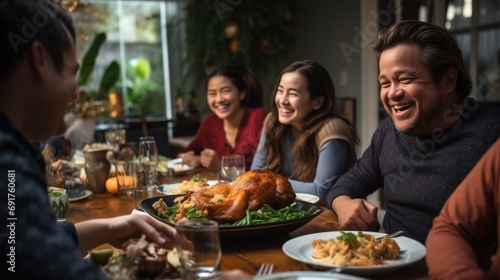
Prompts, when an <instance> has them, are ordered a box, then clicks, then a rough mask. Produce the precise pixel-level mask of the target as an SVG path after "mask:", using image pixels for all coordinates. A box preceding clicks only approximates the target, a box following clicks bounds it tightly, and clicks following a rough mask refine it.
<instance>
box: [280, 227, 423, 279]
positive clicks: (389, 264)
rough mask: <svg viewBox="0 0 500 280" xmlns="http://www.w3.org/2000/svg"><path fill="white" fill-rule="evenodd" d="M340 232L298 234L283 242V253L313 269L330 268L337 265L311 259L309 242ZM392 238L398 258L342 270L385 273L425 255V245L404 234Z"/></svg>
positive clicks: (376, 234)
mask: <svg viewBox="0 0 500 280" xmlns="http://www.w3.org/2000/svg"><path fill="white" fill-rule="evenodd" d="M344 232H352V233H354V234H357V233H358V232H359V231H347V230H346V231H344ZM363 233H366V234H371V235H374V236H375V237H377V236H384V235H386V234H385V233H382V232H370V231H363ZM340 234H341V232H340V231H330V232H320V233H313V234H308V235H303V236H299V237H296V238H293V239H291V240H288V241H287V242H286V243H285V244H283V252H285V254H286V255H287V256H289V257H290V258H292V259H295V260H297V261H300V262H303V263H306V264H308V265H310V266H311V267H313V268H315V269H320V270H326V269H328V270H330V269H333V268H336V267H338V266H336V265H330V264H326V263H323V262H320V261H318V260H315V259H313V257H312V254H313V252H314V248H313V247H312V244H311V242H312V240H313V239H323V240H328V239H329V238H336V237H337V236H339V235H340ZM393 239H394V241H396V243H398V245H399V248H400V250H401V254H400V258H399V259H398V260H386V261H385V263H384V264H381V265H369V266H348V267H346V268H344V269H343V272H347V273H354V274H359V275H370V274H380V273H386V272H389V271H393V270H396V269H398V268H401V267H403V266H407V265H410V264H412V263H415V262H417V261H419V260H420V259H422V258H423V257H425V247H424V245H422V244H421V243H419V242H418V241H415V240H413V239H411V238H408V237H404V236H400V237H394V238H393Z"/></svg>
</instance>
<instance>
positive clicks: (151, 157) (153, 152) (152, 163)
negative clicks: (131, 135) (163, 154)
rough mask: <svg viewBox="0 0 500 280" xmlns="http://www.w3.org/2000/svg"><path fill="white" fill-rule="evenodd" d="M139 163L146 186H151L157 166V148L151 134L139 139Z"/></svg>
mask: <svg viewBox="0 0 500 280" xmlns="http://www.w3.org/2000/svg"><path fill="white" fill-rule="evenodd" d="M139 164H140V165H141V167H142V170H144V173H145V175H146V186H153V184H154V183H153V177H154V173H155V171H156V168H157V167H158V149H157V147H156V141H155V138H154V137H152V136H146V137H141V138H140V139H139Z"/></svg>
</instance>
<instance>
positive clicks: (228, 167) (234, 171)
mask: <svg viewBox="0 0 500 280" xmlns="http://www.w3.org/2000/svg"><path fill="white" fill-rule="evenodd" d="M221 173H222V176H223V178H222V179H223V180H224V181H227V182H228V183H232V182H234V180H236V178H238V176H240V175H241V174H243V173H245V157H244V156H242V155H229V156H222V160H221Z"/></svg>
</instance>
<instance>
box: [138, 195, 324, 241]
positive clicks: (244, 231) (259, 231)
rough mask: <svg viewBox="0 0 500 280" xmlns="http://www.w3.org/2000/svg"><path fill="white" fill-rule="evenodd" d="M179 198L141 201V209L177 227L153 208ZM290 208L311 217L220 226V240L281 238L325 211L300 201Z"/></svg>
mask: <svg viewBox="0 0 500 280" xmlns="http://www.w3.org/2000/svg"><path fill="white" fill-rule="evenodd" d="M179 196H183V195H165V196H156V197H151V198H147V199H144V200H142V201H141V207H142V209H143V210H144V211H145V212H146V213H148V214H149V215H150V216H152V217H153V218H155V219H157V220H160V221H162V222H165V223H167V224H169V225H172V226H174V227H175V226H176V224H175V223H174V222H172V221H170V220H168V219H164V218H162V217H160V216H158V214H157V213H156V210H155V209H154V208H153V203H155V202H156V201H158V200H159V199H160V198H163V201H165V203H166V204H167V205H168V206H171V205H173V204H174V199H175V198H176V197H179ZM290 207H291V208H292V209H293V210H295V211H299V210H304V211H306V212H308V213H310V214H311V215H310V216H307V217H304V218H300V219H296V220H290V221H281V222H272V223H266V224H258V225H246V226H219V234H220V239H221V241H222V242H233V241H248V240H249V238H251V240H254V241H255V240H257V239H259V238H266V239H268V238H277V237H281V236H284V235H286V234H288V233H290V232H292V231H294V230H296V229H298V228H300V227H302V226H303V225H305V224H307V223H308V222H309V221H311V220H312V219H314V218H315V217H316V216H318V215H319V214H321V213H322V212H323V211H324V209H323V207H321V206H319V205H316V204H313V203H310V202H306V201H300V200H295V202H294V203H293V204H292V205H291V206H290Z"/></svg>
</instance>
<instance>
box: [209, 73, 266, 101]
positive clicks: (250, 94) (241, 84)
mask: <svg viewBox="0 0 500 280" xmlns="http://www.w3.org/2000/svg"><path fill="white" fill-rule="evenodd" d="M218 75H220V76H224V77H227V78H229V79H230V80H231V82H232V83H233V85H234V86H235V87H236V88H237V89H238V90H239V91H245V93H246V94H245V99H243V101H242V102H241V105H242V106H243V107H248V108H260V107H262V86H261V85H260V83H259V81H258V80H257V78H256V77H255V75H254V74H253V73H252V72H251V71H250V70H249V69H248V68H246V67H243V66H228V65H224V66H219V67H217V68H215V69H213V70H212V71H211V72H210V73H209V74H208V77H207V85H206V87H205V88H207V87H208V81H210V79H211V78H212V77H214V76H218Z"/></svg>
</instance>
